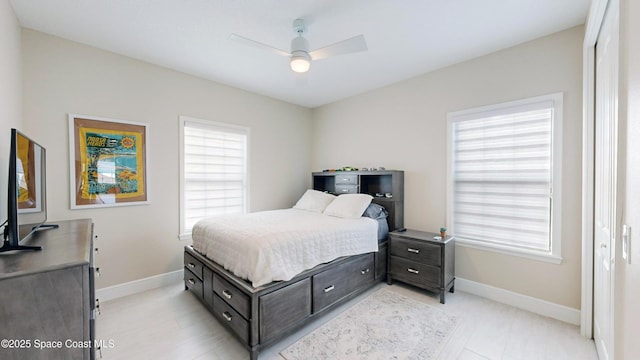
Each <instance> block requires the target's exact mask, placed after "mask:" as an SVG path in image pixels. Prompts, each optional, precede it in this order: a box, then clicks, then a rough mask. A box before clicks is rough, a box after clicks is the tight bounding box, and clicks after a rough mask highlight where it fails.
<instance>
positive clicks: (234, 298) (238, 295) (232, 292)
mask: <svg viewBox="0 0 640 360" xmlns="http://www.w3.org/2000/svg"><path fill="white" fill-rule="evenodd" d="M213 292H214V293H215V294H216V295H218V296H219V297H220V298H221V299H223V300H224V301H226V302H227V303H228V304H229V305H231V306H232V307H233V308H234V309H235V310H236V311H237V312H238V313H240V315H242V316H243V317H244V318H245V319H248V318H249V309H250V306H249V303H250V301H251V299H249V296H248V295H247V294H245V293H243V292H241V291H240V290H239V289H238V288H237V287H235V286H233V285H231V283H229V282H228V281H226V280H225V279H223V278H222V277H220V276H218V274H214V275H213Z"/></svg>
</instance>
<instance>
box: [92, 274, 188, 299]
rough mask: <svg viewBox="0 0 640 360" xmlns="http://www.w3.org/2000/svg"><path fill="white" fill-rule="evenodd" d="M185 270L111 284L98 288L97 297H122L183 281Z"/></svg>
mask: <svg viewBox="0 0 640 360" xmlns="http://www.w3.org/2000/svg"><path fill="white" fill-rule="evenodd" d="M183 274H184V270H176V271H172V272H168V273H164V274H160V275H155V276H151V277H148V278H144V279H138V280H134V281H130V282H128V283H124V284H118V285H114V286H109V287H106V288H102V289H98V290H96V298H97V299H100V301H101V302H102V301H107V300H112V299H117V298H121V297H123V296H128V295H133V294H137V293H140V292H143V291H147V290H151V289H155V288H159V287H162V286H167V285H173V284H176V283H178V282H180V281H182V275H183Z"/></svg>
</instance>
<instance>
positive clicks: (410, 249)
mask: <svg viewBox="0 0 640 360" xmlns="http://www.w3.org/2000/svg"><path fill="white" fill-rule="evenodd" d="M407 251H408V252H410V253H414V254H420V250H418V249H414V248H408V249H407Z"/></svg>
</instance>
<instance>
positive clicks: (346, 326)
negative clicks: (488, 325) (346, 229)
mask: <svg viewBox="0 0 640 360" xmlns="http://www.w3.org/2000/svg"><path fill="white" fill-rule="evenodd" d="M458 322H459V319H458V318H457V317H455V316H452V315H448V314H446V313H445V312H444V311H442V310H439V309H437V308H435V307H432V306H429V305H427V304H424V303H422V302H420V301H417V300H414V299H411V298H408V297H406V296H404V295H401V294H398V293H396V292H394V291H392V290H388V289H386V288H382V289H380V290H378V291H376V292H374V293H372V294H371V295H369V296H367V297H366V298H365V299H364V300H362V301H361V302H359V303H357V304H356V305H354V306H353V307H351V308H349V309H347V310H346V311H345V312H343V313H342V314H340V315H338V316H337V317H336V318H334V319H332V320H330V321H329V322H327V323H326V324H324V325H322V326H321V327H319V328H318V329H316V330H314V331H313V332H311V333H310V334H307V335H306V336H304V337H303V338H302V339H300V340H298V341H297V342H296V343H294V344H292V345H291V346H289V347H288V348H286V349H284V350H283V351H282V352H280V355H282V356H283V357H284V358H285V359H287V360H303V359H304V360H307V359H367V360H369V359H436V358H437V356H438V354H439V353H440V351H441V350H442V348H443V347H444V345H445V344H446V343H447V341H448V340H449V337H450V336H451V335H452V334H453V332H454V330H455V329H456V327H457V325H458Z"/></svg>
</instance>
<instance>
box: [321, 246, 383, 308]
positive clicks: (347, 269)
mask: <svg viewBox="0 0 640 360" xmlns="http://www.w3.org/2000/svg"><path fill="white" fill-rule="evenodd" d="M373 259H374V254H364V255H358V256H356V257H354V258H353V259H352V260H349V261H347V262H345V263H343V264H340V265H338V266H336V267H334V268H331V269H329V270H327V271H324V272H322V273H320V274H318V275H315V276H314V277H313V312H314V313H316V312H318V311H320V310H322V309H324V308H325V307H327V306H329V305H331V304H333V303H335V302H336V301H338V300H340V299H342V298H343V297H345V296H347V295H349V294H351V293H352V292H354V291H356V290H358V289H359V288H361V287H364V286H366V285H368V284H369V283H370V282H372V281H373V280H374V276H375V268H374V261H373Z"/></svg>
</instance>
